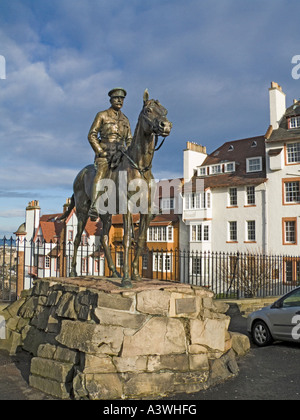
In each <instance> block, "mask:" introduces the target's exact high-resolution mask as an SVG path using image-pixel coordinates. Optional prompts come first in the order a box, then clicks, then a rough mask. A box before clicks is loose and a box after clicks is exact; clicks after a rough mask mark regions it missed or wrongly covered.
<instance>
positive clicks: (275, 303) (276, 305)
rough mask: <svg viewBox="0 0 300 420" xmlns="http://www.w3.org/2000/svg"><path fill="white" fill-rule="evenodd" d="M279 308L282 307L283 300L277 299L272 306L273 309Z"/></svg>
mask: <svg viewBox="0 0 300 420" xmlns="http://www.w3.org/2000/svg"><path fill="white" fill-rule="evenodd" d="M274 308H276V309H279V308H282V301H281V300H277V301H276V302H274V303H273V305H272V306H271V309H274Z"/></svg>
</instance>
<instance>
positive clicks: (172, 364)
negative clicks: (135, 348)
mask: <svg viewBox="0 0 300 420" xmlns="http://www.w3.org/2000/svg"><path fill="white" fill-rule="evenodd" d="M147 370H148V371H149V372H156V371H159V370H171V371H182V372H185V371H188V370H189V357H188V355H187V354H186V353H185V354H166V355H160V356H148V365H147Z"/></svg>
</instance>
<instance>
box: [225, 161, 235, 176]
mask: <svg viewBox="0 0 300 420" xmlns="http://www.w3.org/2000/svg"><path fill="white" fill-rule="evenodd" d="M230 165H232V169H228V167H229V166H230ZM224 171H225V173H232V172H235V162H227V163H225V167H224Z"/></svg>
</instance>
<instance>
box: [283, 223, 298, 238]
mask: <svg viewBox="0 0 300 420" xmlns="http://www.w3.org/2000/svg"><path fill="white" fill-rule="evenodd" d="M285 241H286V242H288V243H295V242H296V224H295V222H294V221H287V222H285Z"/></svg>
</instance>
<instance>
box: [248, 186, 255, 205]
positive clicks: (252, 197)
mask: <svg viewBox="0 0 300 420" xmlns="http://www.w3.org/2000/svg"><path fill="white" fill-rule="evenodd" d="M247 204H248V205H253V204H255V187H254V186H251V187H247Z"/></svg>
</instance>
